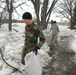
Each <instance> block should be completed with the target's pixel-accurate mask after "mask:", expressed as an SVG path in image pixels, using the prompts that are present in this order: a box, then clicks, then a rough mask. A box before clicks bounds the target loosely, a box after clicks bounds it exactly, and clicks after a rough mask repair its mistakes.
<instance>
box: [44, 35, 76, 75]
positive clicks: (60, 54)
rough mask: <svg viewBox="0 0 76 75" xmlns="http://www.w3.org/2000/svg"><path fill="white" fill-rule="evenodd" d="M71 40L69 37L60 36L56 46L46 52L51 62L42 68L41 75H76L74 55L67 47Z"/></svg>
mask: <svg viewBox="0 0 76 75" xmlns="http://www.w3.org/2000/svg"><path fill="white" fill-rule="evenodd" d="M73 39H74V38H73V37H71V36H61V40H60V42H59V44H58V46H56V47H53V49H51V50H50V51H49V52H48V54H49V55H50V56H51V57H52V60H51V61H49V63H48V65H47V66H46V67H44V68H43V75H76V63H75V62H74V56H75V53H74V52H73V51H72V50H71V49H70V47H69V44H70V42H71V40H73Z"/></svg>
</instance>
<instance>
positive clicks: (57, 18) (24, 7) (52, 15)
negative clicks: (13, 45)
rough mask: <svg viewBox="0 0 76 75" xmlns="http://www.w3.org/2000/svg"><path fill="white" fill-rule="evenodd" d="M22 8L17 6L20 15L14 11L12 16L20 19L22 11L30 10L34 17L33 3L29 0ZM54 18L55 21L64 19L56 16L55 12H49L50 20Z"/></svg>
mask: <svg viewBox="0 0 76 75" xmlns="http://www.w3.org/2000/svg"><path fill="white" fill-rule="evenodd" d="M29 5H31V6H29ZM22 8H23V9H24V10H22V9H21V8H20V7H18V8H17V11H18V13H19V14H20V16H18V15H17V14H16V13H14V16H13V18H15V19H20V20H21V19H22V17H21V16H22V14H23V13H24V12H27V11H28V12H30V13H31V14H32V16H33V19H35V10H34V9H33V8H34V7H33V5H32V3H31V2H30V1H29V2H27V5H22ZM52 19H53V20H56V21H57V22H61V21H65V20H66V19H65V18H64V19H63V18H59V17H57V16H56V14H55V13H52V14H51V17H50V20H52Z"/></svg>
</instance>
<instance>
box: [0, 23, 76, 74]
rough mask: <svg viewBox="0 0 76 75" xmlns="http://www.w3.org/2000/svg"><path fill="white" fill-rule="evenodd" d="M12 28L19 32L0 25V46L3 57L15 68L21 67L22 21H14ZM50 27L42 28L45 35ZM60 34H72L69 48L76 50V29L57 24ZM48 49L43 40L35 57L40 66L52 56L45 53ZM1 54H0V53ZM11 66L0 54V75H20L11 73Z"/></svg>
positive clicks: (45, 63) (23, 26) (46, 62)
mask: <svg viewBox="0 0 76 75" xmlns="http://www.w3.org/2000/svg"><path fill="white" fill-rule="evenodd" d="M13 28H14V29H16V30H18V31H19V32H16V31H14V30H13V31H12V32H9V31H8V25H7V24H4V25H2V27H1V29H0V48H1V49H2V52H3V54H4V59H5V60H6V61H7V62H8V63H9V64H11V65H13V66H14V67H16V68H19V69H20V70H21V68H22V67H23V65H22V64H21V50H22V48H23V45H24V37H23V36H24V29H25V24H24V23H14V24H13ZM49 29H50V25H48V27H47V29H46V30H44V31H43V32H44V34H45V36H48V34H47V33H48V32H49ZM59 30H60V36H73V37H74V38H75V39H74V40H73V41H72V42H71V43H70V48H72V49H73V50H74V51H75V52H76V30H70V29H69V28H68V26H62V25H59ZM47 51H49V47H48V44H47V43H46V42H45V43H44V45H43V46H42V48H41V49H40V50H39V53H38V55H37V58H38V59H39V61H40V64H41V66H42V67H44V66H46V65H47V64H48V61H49V60H51V59H52V58H51V57H50V56H49V55H48V54H47ZM0 55H1V54H0ZM11 72H12V68H10V67H9V66H7V65H6V64H5V63H4V62H3V61H2V59H1V56H0V75H17V74H18V75H20V74H19V73H11Z"/></svg>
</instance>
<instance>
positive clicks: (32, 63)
mask: <svg viewBox="0 0 76 75" xmlns="http://www.w3.org/2000/svg"><path fill="white" fill-rule="evenodd" d="M23 74H24V75H42V67H41V64H40V62H39V60H38V59H37V57H36V55H35V54H34V53H33V52H30V53H28V54H27V55H26V57H25V67H24V73H23Z"/></svg>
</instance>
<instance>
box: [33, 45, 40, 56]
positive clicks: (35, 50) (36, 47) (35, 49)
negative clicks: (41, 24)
mask: <svg viewBox="0 0 76 75" xmlns="http://www.w3.org/2000/svg"><path fill="white" fill-rule="evenodd" d="M38 49H40V48H39V47H38V46H35V47H34V50H33V52H35V54H36V55H37V52H38Z"/></svg>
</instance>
